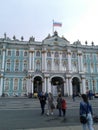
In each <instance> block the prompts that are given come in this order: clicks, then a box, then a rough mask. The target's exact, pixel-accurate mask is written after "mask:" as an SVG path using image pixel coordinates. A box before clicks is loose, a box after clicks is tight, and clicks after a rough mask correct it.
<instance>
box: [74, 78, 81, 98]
mask: <svg viewBox="0 0 98 130" xmlns="http://www.w3.org/2000/svg"><path fill="white" fill-rule="evenodd" d="M72 87H73V93H74V94H75V95H76V96H77V95H79V93H80V81H79V79H78V78H77V77H74V78H73V79H72Z"/></svg>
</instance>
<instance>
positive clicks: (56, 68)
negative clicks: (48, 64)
mask: <svg viewBox="0 0 98 130" xmlns="http://www.w3.org/2000/svg"><path fill="white" fill-rule="evenodd" d="M54 64H55V67H54V68H55V70H59V60H55V61H54Z"/></svg>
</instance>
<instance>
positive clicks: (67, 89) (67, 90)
mask: <svg viewBox="0 0 98 130" xmlns="http://www.w3.org/2000/svg"><path fill="white" fill-rule="evenodd" d="M66 92H67V94H68V96H69V85H68V78H66Z"/></svg>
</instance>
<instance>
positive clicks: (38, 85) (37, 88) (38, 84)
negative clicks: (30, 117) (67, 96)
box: [34, 76, 42, 93]
mask: <svg viewBox="0 0 98 130" xmlns="http://www.w3.org/2000/svg"><path fill="white" fill-rule="evenodd" d="M40 92H42V78H41V77H40V76H36V77H35V78H34V93H40Z"/></svg>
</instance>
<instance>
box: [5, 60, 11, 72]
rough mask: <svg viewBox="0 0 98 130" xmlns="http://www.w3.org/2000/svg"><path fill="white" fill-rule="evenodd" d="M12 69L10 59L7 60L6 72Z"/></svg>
mask: <svg viewBox="0 0 98 130" xmlns="http://www.w3.org/2000/svg"><path fill="white" fill-rule="evenodd" d="M10 67H11V62H10V59H8V60H7V65H6V70H7V71H10Z"/></svg>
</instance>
